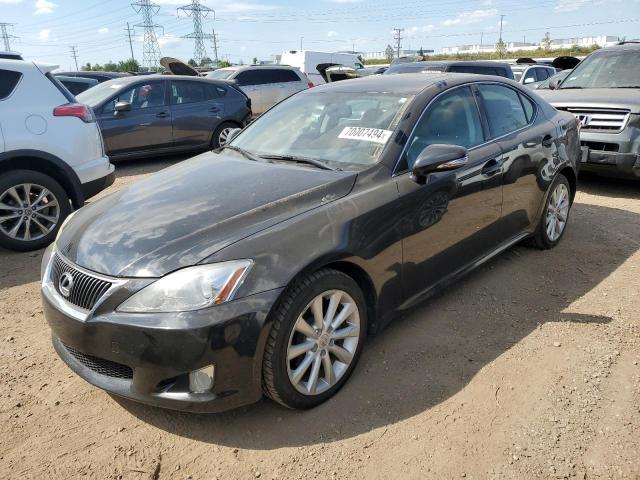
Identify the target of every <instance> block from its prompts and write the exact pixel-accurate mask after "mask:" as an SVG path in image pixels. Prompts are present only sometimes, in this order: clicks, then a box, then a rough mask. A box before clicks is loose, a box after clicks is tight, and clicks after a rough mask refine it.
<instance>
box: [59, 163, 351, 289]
mask: <svg viewBox="0 0 640 480" xmlns="http://www.w3.org/2000/svg"><path fill="white" fill-rule="evenodd" d="M356 176H357V175H356V174H355V173H353V172H341V171H330V170H319V169H315V168H307V167H303V166H299V165H294V164H282V163H279V164H268V163H261V162H256V161H252V160H246V159H244V157H241V156H240V154H238V153H237V152H234V151H231V150H223V151H222V152H221V153H215V152H209V153H205V154H202V155H199V156H197V157H194V158H192V159H190V160H187V161H185V162H182V163H181V164H178V165H174V166H173V167H170V168H167V169H165V170H162V171H160V172H158V173H156V174H154V175H151V176H149V177H147V178H145V179H143V180H141V181H139V182H137V183H134V184H132V185H131V186H129V187H125V188H122V189H121V190H119V191H117V192H115V193H113V194H111V195H109V196H107V197H104V198H102V199H101V200H98V201H96V202H94V203H91V204H89V205H87V206H85V207H83V208H82V209H80V210H78V212H77V213H76V214H75V215H74V217H73V218H72V219H71V220H70V221H69V223H68V224H67V225H65V227H64V228H63V229H62V230H61V233H60V235H59V237H58V239H57V240H56V248H57V249H58V250H59V251H60V252H61V253H62V254H63V255H64V256H65V257H67V258H68V259H69V260H71V261H72V262H74V263H76V264H78V265H80V266H81V267H84V268H86V269H89V270H92V271H94V272H98V273H103V274H106V275H112V276H119V277H159V276H162V275H164V274H166V273H168V272H171V271H173V270H176V269H178V268H181V267H185V266H190V265H194V264H197V263H198V262H201V261H203V260H205V259H206V258H207V257H209V256H210V255H212V254H213V253H215V252H217V251H218V250H220V249H222V248H224V247H226V246H228V245H230V244H232V243H234V242H236V241H238V240H240V239H242V238H245V237H247V236H250V235H252V234H254V233H256V232H258V231H260V230H263V229H265V228H268V227H270V226H273V225H275V224H277V223H280V222H282V221H284V220H286V219H288V218H291V217H293V216H295V215H299V214H300V213H303V212H305V211H308V210H310V209H313V208H316V207H318V206H320V205H323V204H326V203H329V202H331V201H334V200H336V199H338V198H340V197H343V196H345V195H347V194H348V193H349V192H350V191H351V189H352V187H353V184H354V181H355V178H356Z"/></svg>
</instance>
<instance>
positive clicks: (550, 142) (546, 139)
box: [542, 135, 555, 148]
mask: <svg viewBox="0 0 640 480" xmlns="http://www.w3.org/2000/svg"><path fill="white" fill-rule="evenodd" d="M554 141H555V138H553V137H552V136H551V135H545V137H544V138H543V139H542V146H543V147H545V148H549V147H550V146H552V145H553V142H554Z"/></svg>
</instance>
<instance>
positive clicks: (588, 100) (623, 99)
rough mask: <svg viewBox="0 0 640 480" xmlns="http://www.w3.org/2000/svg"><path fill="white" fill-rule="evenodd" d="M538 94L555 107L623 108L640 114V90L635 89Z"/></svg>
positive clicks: (540, 92) (537, 91)
mask: <svg viewBox="0 0 640 480" xmlns="http://www.w3.org/2000/svg"><path fill="white" fill-rule="evenodd" d="M536 93H537V94H538V95H540V96H541V97H542V98H544V99H545V100H546V101H547V102H549V103H550V104H551V105H553V106H554V107H584V108H591V107H598V108H622V109H630V110H631V113H640V89H635V88H585V89H582V90H580V89H576V90H573V89H562V88H561V89H559V90H536Z"/></svg>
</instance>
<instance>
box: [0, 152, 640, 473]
mask: <svg viewBox="0 0 640 480" xmlns="http://www.w3.org/2000/svg"><path fill="white" fill-rule="evenodd" d="M178 160H179V159H175V158H173V159H168V160H164V161H161V162H131V163H128V164H126V163H125V164H120V165H118V173H119V176H118V180H117V181H116V183H115V185H114V186H113V187H111V189H110V190H111V191H112V190H114V189H118V188H121V187H122V186H123V185H126V184H127V183H130V182H132V181H134V180H136V179H137V178H140V177H141V176H144V175H146V174H148V173H150V172H153V171H156V170H158V169H160V168H163V167H165V166H167V165H169V164H171V163H175V162H176V161H178ZM639 249H640V184H637V183H631V182H621V181H614V180H606V179H598V178H584V179H583V181H582V185H581V191H580V192H579V193H578V196H577V199H576V204H575V205H574V208H573V211H572V218H571V220H570V225H569V229H568V231H567V234H566V236H565V238H564V240H563V242H562V243H561V244H560V246H559V247H558V248H556V249H554V250H552V251H548V252H539V251H536V250H530V249H528V248H525V247H515V248H513V249H511V250H509V251H507V252H506V253H505V254H503V255H501V256H499V257H498V258H496V259H495V260H493V261H492V262H490V263H488V264H487V265H485V266H484V267H483V268H481V269H480V270H478V271H476V272H475V273H473V274H471V275H470V276H468V277H467V278H466V279H464V280H463V281H461V282H459V283H458V284H457V285H456V286H455V288H451V289H449V291H448V292H446V293H444V294H442V295H440V296H438V297H436V298H434V299H432V300H431V301H429V302H428V303H426V304H424V305H422V306H421V307H420V308H417V309H415V310H414V311H412V312H411V313H409V314H408V315H406V316H405V317H404V318H402V319H398V321H396V322H395V323H393V324H392V325H391V326H390V327H389V328H387V329H386V330H385V331H384V332H382V333H381V334H379V335H377V336H375V337H372V338H370V339H369V340H368V344H367V345H366V347H365V351H364V354H363V356H362V358H361V361H360V365H359V367H358V368H357V369H356V371H355V373H354V375H353V377H352V378H351V380H350V381H349V382H348V383H347V385H346V386H345V388H344V389H343V390H342V391H341V392H340V393H339V394H338V395H337V397H336V398H334V399H332V400H330V401H329V402H327V403H326V404H324V405H322V406H320V407H319V408H316V409H315V410H312V411H308V412H292V411H288V410H285V409H283V408H280V407H279V406H277V405H275V404H274V403H272V402H269V401H266V400H263V401H262V402H260V403H258V404H256V405H253V406H250V407H246V408H242V409H239V410H236V411H232V412H229V413H225V414H219V415H193V414H182V413H177V412H171V411H164V410H160V409H156V408H151V407H146V406H142V405H138V404H135V403H132V402H129V401H125V400H121V399H117V398H113V397H111V396H109V395H108V394H106V393H104V392H102V391H100V390H98V389H96V388H94V387H92V386H90V385H89V384H87V383H85V382H84V381H83V380H81V379H80V378H79V377H77V376H76V375H74V374H72V373H71V371H70V370H69V369H68V368H67V367H66V366H65V365H64V364H63V363H62V362H61V361H60V360H59V359H58V357H57V356H56V354H55V353H54V351H53V348H52V346H51V344H50V337H49V329H48V327H47V325H46V322H45V320H44V317H43V315H42V308H41V306H40V296H39V291H38V289H39V272H40V258H41V252H33V253H14V252H8V251H4V250H0V265H1V268H0V325H1V329H2V331H1V334H0V379H1V380H0V383H1V387H2V388H1V389H0V422H1V425H2V435H0V478H61V479H62V478H75V477H82V476H84V477H88V478H100V479H102V478H126V479H129V478H130V479H143V478H160V479H165V478H177V479H186V478H192V479H214V478H225V479H227V478H246V479H254V478H266V479H270V478H313V477H317V478H344V479H347V478H374V479H375V478H384V479H388V478H438V479H440V478H462V477H464V478H467V479H469V478H514V479H515V478H517V479H525V478H527V479H528V478H569V477H577V478H589V479H591V478H636V479H637V478H640V348H639V347H640V313H639V312H640V305H639V300H640V294H639V292H640V251H639Z"/></svg>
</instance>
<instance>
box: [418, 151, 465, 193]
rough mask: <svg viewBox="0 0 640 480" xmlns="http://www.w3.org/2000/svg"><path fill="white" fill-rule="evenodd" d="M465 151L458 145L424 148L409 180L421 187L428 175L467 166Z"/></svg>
mask: <svg viewBox="0 0 640 480" xmlns="http://www.w3.org/2000/svg"><path fill="white" fill-rule="evenodd" d="M467 161H468V158H467V149H466V148H464V147H461V146H459V145H443V144H433V145H429V146H428V147H426V148H425V149H424V150H422V152H420V155H418V158H417V159H416V162H415V163H414V164H413V169H412V170H411V179H412V180H413V181H415V182H416V183H419V184H421V185H423V184H424V183H425V182H426V178H427V176H428V175H429V174H430V173H434V172H446V171H451V170H457V169H458V168H460V167H463V166H464V165H466V164H467Z"/></svg>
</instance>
